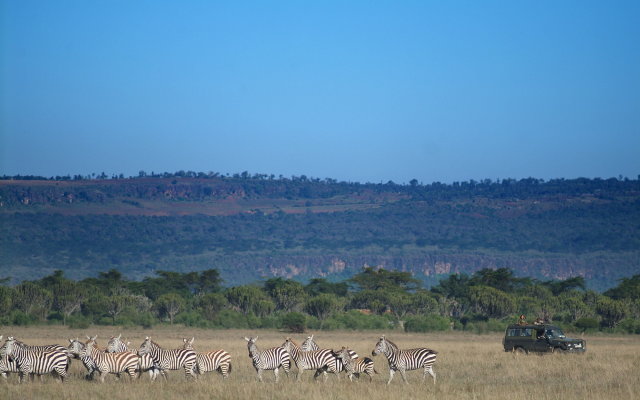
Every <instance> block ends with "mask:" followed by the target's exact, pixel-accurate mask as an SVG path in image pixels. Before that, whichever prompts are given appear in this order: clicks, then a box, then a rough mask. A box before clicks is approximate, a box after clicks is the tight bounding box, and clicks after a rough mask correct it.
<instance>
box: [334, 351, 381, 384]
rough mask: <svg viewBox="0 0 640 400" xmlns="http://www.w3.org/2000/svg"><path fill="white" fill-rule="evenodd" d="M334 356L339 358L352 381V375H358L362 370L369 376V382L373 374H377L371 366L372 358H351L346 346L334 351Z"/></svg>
mask: <svg viewBox="0 0 640 400" xmlns="http://www.w3.org/2000/svg"><path fill="white" fill-rule="evenodd" d="M334 354H335V356H336V357H337V358H338V359H339V360H340V362H341V363H342V365H343V366H344V370H345V371H347V376H348V377H349V380H350V381H352V382H353V376H354V375H356V377H359V375H360V373H362V372H364V373H365V374H367V375H368V376H369V382H371V381H372V380H373V374H374V373H375V374H377V373H378V371H376V369H375V368H374V366H373V360H372V359H370V358H369V357H365V358H362V359H360V358H356V359H353V358H351V353H350V352H349V349H347V348H346V347H342V349H341V350H340V351H338V352H335V353H334Z"/></svg>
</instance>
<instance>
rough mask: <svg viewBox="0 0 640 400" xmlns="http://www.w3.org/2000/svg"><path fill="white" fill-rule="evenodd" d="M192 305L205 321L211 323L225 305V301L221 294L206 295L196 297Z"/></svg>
mask: <svg viewBox="0 0 640 400" xmlns="http://www.w3.org/2000/svg"><path fill="white" fill-rule="evenodd" d="M194 303H195V306H196V307H197V309H199V310H200V313H202V315H203V316H204V317H205V318H206V319H208V320H209V321H213V320H215V319H216V318H217V317H218V314H219V313H220V311H222V309H223V308H224V307H225V306H226V305H227V299H226V298H225V297H224V295H222V294H221V293H207V294H204V295H200V296H198V297H196V299H195V302H194Z"/></svg>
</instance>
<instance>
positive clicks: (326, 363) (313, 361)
mask: <svg viewBox="0 0 640 400" xmlns="http://www.w3.org/2000/svg"><path fill="white" fill-rule="evenodd" d="M282 347H283V348H284V349H285V350H286V351H287V352H288V353H289V354H290V355H291V358H292V359H293V362H295V364H296V367H298V376H297V379H296V381H297V382H299V381H300V378H301V376H302V373H303V372H304V370H305V369H315V370H316V375H314V378H316V377H317V376H318V375H319V373H318V372H317V370H322V371H323V372H324V371H329V372H332V373H337V371H336V369H335V363H334V360H335V359H336V357H335V356H334V355H333V351H332V350H329V349H320V350H311V351H302V349H300V346H298V345H297V344H296V343H295V342H294V341H293V340H291V338H287V339H286V340H285V342H284V343H283V344H282ZM324 381H325V382H326V381H327V374H326V373H325V374H324Z"/></svg>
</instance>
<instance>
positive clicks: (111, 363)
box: [71, 336, 138, 383]
mask: <svg viewBox="0 0 640 400" xmlns="http://www.w3.org/2000/svg"><path fill="white" fill-rule="evenodd" d="M96 338H97V336H94V337H91V338H89V340H88V341H87V342H86V343H81V342H79V341H77V340H76V341H74V342H73V343H72V344H71V346H73V349H72V350H71V351H72V352H73V353H76V354H78V355H79V356H80V357H81V358H84V357H89V358H91V359H92V360H93V363H94V369H95V371H97V372H98V374H100V382H101V383H104V378H105V376H106V375H107V374H116V375H117V376H118V377H120V374H121V373H122V372H126V373H128V374H129V376H130V377H131V379H133V378H135V377H136V376H137V372H136V371H137V369H138V356H137V355H135V354H133V353H128V352H125V353H107V352H105V351H102V350H100V349H98V346H96Z"/></svg>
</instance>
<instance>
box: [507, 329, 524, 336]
mask: <svg viewBox="0 0 640 400" xmlns="http://www.w3.org/2000/svg"><path fill="white" fill-rule="evenodd" d="M520 331H521V329H516V328H512V329H509V330H508V331H507V336H520Z"/></svg>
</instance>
